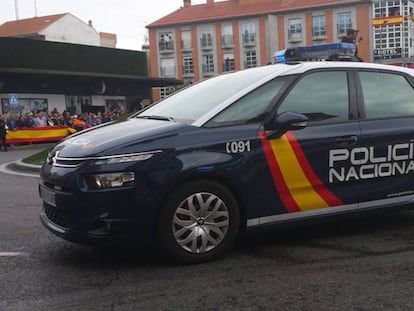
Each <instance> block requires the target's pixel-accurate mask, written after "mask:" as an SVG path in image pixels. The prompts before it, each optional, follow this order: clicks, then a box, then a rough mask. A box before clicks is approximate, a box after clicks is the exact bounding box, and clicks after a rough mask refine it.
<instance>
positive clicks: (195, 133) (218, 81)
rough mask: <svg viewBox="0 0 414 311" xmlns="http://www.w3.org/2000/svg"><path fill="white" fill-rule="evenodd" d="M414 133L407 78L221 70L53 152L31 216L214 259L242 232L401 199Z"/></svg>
mask: <svg viewBox="0 0 414 311" xmlns="http://www.w3.org/2000/svg"><path fill="white" fill-rule="evenodd" d="M413 124H414V70H411V69H406V68H401V67H396V66H387V65H379V64H368V63H356V62H330V61H327V62H324V61H322V62H293V63H289V62H288V63H283V64H274V65H268V66H263V67H257V68H252V69H246V70H241V71H238V72H232V73H227V74H223V75H219V76H216V77H213V78H210V79H207V80H204V81H202V82H199V83H197V84H194V85H192V86H190V87H188V88H185V89H183V90H181V91H179V92H177V93H176V94H173V95H171V96H169V97H167V98H166V99H163V100H161V101H159V102H158V103H156V104H154V105H152V106H150V107H148V108H147V109H145V110H142V111H140V112H139V113H137V114H136V115H134V116H132V117H130V118H129V119H128V120H126V121H123V122H119V123H113V124H110V125H105V126H100V127H96V128H92V129H90V130H86V131H82V132H80V133H76V134H74V135H73V136H71V137H70V138H68V139H66V140H64V141H62V142H60V143H59V144H57V145H56V146H55V147H54V148H53V150H52V151H51V152H50V154H49V156H48V158H47V160H46V161H45V163H44V165H43V166H42V170H41V182H40V184H39V191H40V196H41V198H42V200H43V209H42V212H41V215H40V217H41V221H42V223H43V224H44V226H46V228H48V229H49V230H50V231H52V232H53V233H55V234H56V235H58V236H60V237H61V238H63V239H66V240H69V241H73V242H79V243H93V244H101V243H124V242H127V243H130V244H134V245H142V244H148V243H149V244H152V245H157V246H158V247H159V248H160V249H161V250H162V251H163V252H164V253H165V254H166V255H168V256H170V257H171V258H172V259H175V260H178V261H180V262H185V263H198V262H203V261H208V260H212V259H215V258H217V257H218V256H221V255H222V254H223V253H224V252H225V251H226V250H228V249H229V248H230V247H232V245H233V244H234V243H235V241H236V239H237V238H238V237H239V236H240V235H241V234H242V233H244V232H245V231H249V230H250V229H254V228H262V227H267V226H271V225H277V224H281V223H285V222H290V221H296V220H307V219H312V218H316V217H317V218H319V217H325V216H326V217H327V216H333V215H337V214H343V213H351V212H359V211H365V210H370V209H377V208H392V207H395V206H404V205H407V206H408V205H409V204H411V203H412V202H413V200H414V125H413Z"/></svg>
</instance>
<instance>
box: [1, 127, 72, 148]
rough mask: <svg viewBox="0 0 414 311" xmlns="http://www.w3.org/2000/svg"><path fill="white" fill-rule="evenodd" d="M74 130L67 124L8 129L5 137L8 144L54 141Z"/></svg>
mask: <svg viewBox="0 0 414 311" xmlns="http://www.w3.org/2000/svg"><path fill="white" fill-rule="evenodd" d="M75 132H76V130H75V129H73V128H71V127H67V126H47V127H31V128H26V129H23V130H14V131H13V130H10V129H9V130H8V133H7V136H6V138H7V142H8V143H10V144H16V143H33V142H56V141H59V140H61V139H63V138H65V137H66V136H68V135H71V134H73V133H75Z"/></svg>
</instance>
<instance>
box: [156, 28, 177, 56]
mask: <svg viewBox="0 0 414 311" xmlns="http://www.w3.org/2000/svg"><path fill="white" fill-rule="evenodd" d="M158 48H159V50H160V52H162V51H174V40H173V36H172V32H162V33H160V34H159V41H158Z"/></svg>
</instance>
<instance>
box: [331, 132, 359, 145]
mask: <svg viewBox="0 0 414 311" xmlns="http://www.w3.org/2000/svg"><path fill="white" fill-rule="evenodd" d="M357 141H358V137H357V136H356V135H351V136H343V137H338V138H337V139H335V144H337V145H339V146H342V147H344V146H353V145H355V144H356V143H357Z"/></svg>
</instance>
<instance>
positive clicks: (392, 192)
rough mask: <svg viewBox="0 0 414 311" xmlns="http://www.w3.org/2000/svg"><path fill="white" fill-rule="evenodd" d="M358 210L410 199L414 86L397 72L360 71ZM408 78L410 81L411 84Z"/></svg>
mask: <svg viewBox="0 0 414 311" xmlns="http://www.w3.org/2000/svg"><path fill="white" fill-rule="evenodd" d="M357 78H358V79H357V81H358V94H359V98H360V103H361V112H360V114H361V138H360V149H359V151H358V157H359V158H360V160H361V163H360V165H359V166H356V167H355V171H356V172H357V173H356V174H355V177H354V178H353V179H354V180H357V179H358V184H359V187H360V189H361V198H360V201H361V205H360V207H361V208H370V207H373V206H382V205H389V204H398V203H403V202H408V201H410V200H412V199H413V198H414V126H413V124H414V86H413V82H412V77H409V76H407V75H405V74H403V73H400V72H397V71H391V70H389V71H385V70H382V71H380V70H376V71H369V70H358V72H357ZM410 79H411V80H410Z"/></svg>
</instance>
